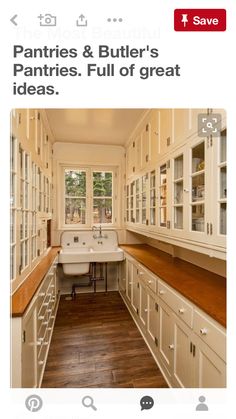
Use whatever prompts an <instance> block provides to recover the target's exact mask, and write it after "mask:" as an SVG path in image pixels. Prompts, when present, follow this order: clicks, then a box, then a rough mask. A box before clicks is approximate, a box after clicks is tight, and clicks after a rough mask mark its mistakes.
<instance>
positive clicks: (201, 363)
mask: <svg viewBox="0 0 236 419" xmlns="http://www.w3.org/2000/svg"><path fill="white" fill-rule="evenodd" d="M196 346H197V354H196V355H197V357H196V384H195V387H201V388H222V387H226V364H225V363H224V361H222V359H220V358H219V357H218V356H217V355H216V354H215V353H214V352H213V351H212V350H211V349H210V348H209V347H208V346H207V345H205V344H204V343H202V342H201V341H200V339H199V341H198V343H197V345H196Z"/></svg>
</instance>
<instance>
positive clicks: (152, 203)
mask: <svg viewBox="0 0 236 419" xmlns="http://www.w3.org/2000/svg"><path fill="white" fill-rule="evenodd" d="M149 191H150V194H149V220H150V226H155V225H156V171H155V170H153V171H152V172H151V173H150V188H149Z"/></svg>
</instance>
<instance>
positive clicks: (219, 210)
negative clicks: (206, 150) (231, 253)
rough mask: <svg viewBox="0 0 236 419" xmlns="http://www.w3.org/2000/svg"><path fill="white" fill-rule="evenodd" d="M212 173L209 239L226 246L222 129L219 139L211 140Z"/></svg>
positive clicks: (225, 198) (224, 165) (224, 153)
mask: <svg viewBox="0 0 236 419" xmlns="http://www.w3.org/2000/svg"><path fill="white" fill-rule="evenodd" d="M212 149H213V156H214V157H213V164H214V166H213V171H214V173H215V176H214V182H215V185H214V187H213V188H212V191H213V217H212V226H211V239H212V242H213V244H218V245H219V246H225V245H226V234H227V225H226V222H227V131H226V128H222V130H221V132H220V136H219V137H215V138H212Z"/></svg>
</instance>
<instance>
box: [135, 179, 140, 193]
mask: <svg viewBox="0 0 236 419" xmlns="http://www.w3.org/2000/svg"><path fill="white" fill-rule="evenodd" d="M138 193H139V179H137V180H136V194H138Z"/></svg>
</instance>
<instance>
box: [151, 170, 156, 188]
mask: <svg viewBox="0 0 236 419" xmlns="http://www.w3.org/2000/svg"><path fill="white" fill-rule="evenodd" d="M155 186H156V176H155V171H153V172H151V178H150V188H155Z"/></svg>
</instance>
